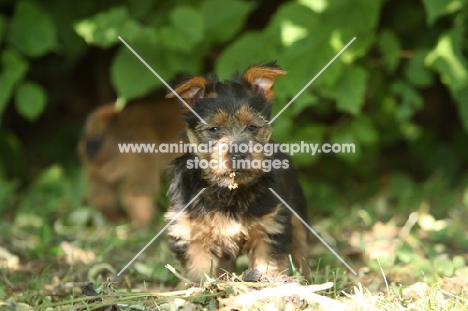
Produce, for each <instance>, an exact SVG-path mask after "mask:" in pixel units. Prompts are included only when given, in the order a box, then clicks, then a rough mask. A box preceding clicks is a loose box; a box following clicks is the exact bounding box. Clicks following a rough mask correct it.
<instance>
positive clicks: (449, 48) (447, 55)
mask: <svg viewBox="0 0 468 311" xmlns="http://www.w3.org/2000/svg"><path fill="white" fill-rule="evenodd" d="M465 35H466V34H465V29H464V27H461V26H460V27H454V28H452V29H451V30H450V31H448V32H446V33H444V34H442V35H441V36H440V38H439V41H438V42H437V45H436V47H435V48H434V49H433V50H432V51H431V52H430V53H429V54H428V55H427V57H426V59H425V64H426V65H427V66H432V67H433V68H434V69H435V70H436V71H437V72H439V74H440V75H441V78H442V82H443V83H444V84H445V85H447V87H448V88H450V90H451V91H452V94H455V93H456V92H457V91H458V90H460V89H463V88H465V87H466V86H467V85H468V63H467V61H466V58H465V57H464V54H463V44H464V42H465Z"/></svg>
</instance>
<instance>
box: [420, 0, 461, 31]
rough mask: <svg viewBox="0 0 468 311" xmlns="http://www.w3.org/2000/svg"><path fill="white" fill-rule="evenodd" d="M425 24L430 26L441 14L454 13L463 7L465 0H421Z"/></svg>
mask: <svg viewBox="0 0 468 311" xmlns="http://www.w3.org/2000/svg"><path fill="white" fill-rule="evenodd" d="M423 3H424V8H425V10H426V15H427V24H428V25H429V26H432V25H433V24H434V22H435V21H436V20H437V19H438V18H439V17H441V16H443V15H446V14H450V13H454V12H456V11H459V10H460V9H462V8H463V6H464V5H465V4H466V3H467V1H466V0H423Z"/></svg>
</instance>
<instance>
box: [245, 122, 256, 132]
mask: <svg viewBox="0 0 468 311" xmlns="http://www.w3.org/2000/svg"><path fill="white" fill-rule="evenodd" d="M257 130H258V127H256V126H255V125H252V124H250V125H249V126H247V131H249V132H250V133H255V132H256V131H257Z"/></svg>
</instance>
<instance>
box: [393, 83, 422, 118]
mask: <svg viewBox="0 0 468 311" xmlns="http://www.w3.org/2000/svg"><path fill="white" fill-rule="evenodd" d="M391 90H392V92H393V93H394V94H395V95H397V96H398V97H400V99H401V103H400V105H399V106H398V108H397V109H396V111H395V117H396V119H397V120H398V121H399V122H403V121H406V120H408V119H409V118H411V117H412V116H413V114H414V113H415V112H416V111H417V110H418V109H420V108H422V106H423V99H422V97H421V95H419V93H418V92H417V91H416V90H415V89H414V88H413V87H412V86H411V85H409V84H407V83H403V82H395V83H394V84H393V85H392V86H391Z"/></svg>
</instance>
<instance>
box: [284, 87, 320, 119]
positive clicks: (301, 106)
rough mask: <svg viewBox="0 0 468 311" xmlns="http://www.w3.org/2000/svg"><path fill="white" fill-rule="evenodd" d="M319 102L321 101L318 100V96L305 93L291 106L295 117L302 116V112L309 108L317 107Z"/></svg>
mask: <svg viewBox="0 0 468 311" xmlns="http://www.w3.org/2000/svg"><path fill="white" fill-rule="evenodd" d="M318 102H319V99H318V98H317V96H314V95H313V94H312V93H311V92H307V91H305V92H303V93H302V94H301V95H300V96H299V97H298V98H297V99H296V100H295V101H294V102H293V103H292V104H291V109H292V114H293V116H296V115H298V114H300V113H301V112H302V111H304V110H305V109H306V108H308V107H312V106H315V105H317V104H318Z"/></svg>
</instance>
